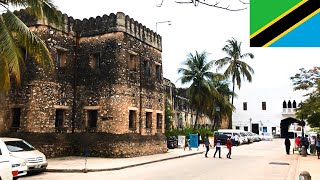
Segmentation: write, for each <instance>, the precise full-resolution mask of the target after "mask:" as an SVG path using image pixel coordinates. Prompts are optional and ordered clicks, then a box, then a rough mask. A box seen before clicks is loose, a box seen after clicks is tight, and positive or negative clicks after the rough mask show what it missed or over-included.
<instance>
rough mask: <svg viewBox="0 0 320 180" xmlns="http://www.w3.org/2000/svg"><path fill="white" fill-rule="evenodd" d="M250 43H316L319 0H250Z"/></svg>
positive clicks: (319, 26) (319, 32) (319, 30)
mask: <svg viewBox="0 0 320 180" xmlns="http://www.w3.org/2000/svg"><path fill="white" fill-rule="evenodd" d="M250 46H251V47H320V0H251V1H250Z"/></svg>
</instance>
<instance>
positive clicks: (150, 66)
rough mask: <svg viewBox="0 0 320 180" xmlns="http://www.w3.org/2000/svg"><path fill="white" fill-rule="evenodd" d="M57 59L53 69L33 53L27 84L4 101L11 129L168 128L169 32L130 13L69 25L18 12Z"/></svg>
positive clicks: (147, 132) (142, 131) (70, 20)
mask: <svg viewBox="0 0 320 180" xmlns="http://www.w3.org/2000/svg"><path fill="white" fill-rule="evenodd" d="M17 14H18V15H19V16H20V18H21V19H22V20H23V21H24V22H26V24H27V25H28V26H29V28H30V29H31V30H32V31H33V32H34V33H35V34H37V35H38V36H39V37H40V38H41V39H43V40H44V41H45V43H46V45H47V47H48V49H49V51H50V53H51V55H52V57H53V59H54V62H53V66H54V69H53V70H52V71H51V72H49V73H46V72H45V71H44V69H43V68H41V67H39V66H37V65H36V64H35V63H34V62H33V61H29V60H28V59H29V58H32V57H26V58H27V60H26V62H27V63H26V69H25V72H23V75H22V83H21V86H19V87H18V86H13V87H12V89H11V91H10V93H9V95H8V96H7V97H6V98H5V100H4V101H2V102H4V103H3V106H2V107H1V112H2V113H1V114H2V119H5V120H6V121H2V122H3V123H4V124H3V125H4V127H5V128H3V131H8V130H10V131H18V132H40V133H45V132H46V133H47V132H66V133H69V132H88V131H89V132H107V133H114V134H123V133H139V134H142V135H154V134H155V133H164V123H163V117H164V116H163V113H164V109H163V108H164V93H163V79H162V60H161V37H160V36H159V35H158V34H156V33H155V32H153V31H152V30H150V29H148V28H146V27H145V26H143V25H142V24H140V23H139V22H137V21H135V20H134V19H132V18H130V17H129V16H126V15H125V14H124V13H117V14H110V15H104V16H102V17H99V16H98V17H96V18H90V19H83V20H74V19H73V18H72V17H68V16H67V15H64V19H65V26H64V27H63V28H62V29H56V28H55V27H52V26H50V25H48V24H46V23H45V22H42V21H38V20H36V19H34V18H32V17H30V16H27V15H26V14H25V13H24V12H23V10H22V11H20V12H18V13H17Z"/></svg>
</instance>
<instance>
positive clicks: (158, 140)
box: [4, 133, 167, 158]
mask: <svg viewBox="0 0 320 180" xmlns="http://www.w3.org/2000/svg"><path fill="white" fill-rule="evenodd" d="M4 136H10V137H17V138H23V139H25V140H26V141H27V142H29V143H31V144H32V145H33V146H34V147H35V148H37V149H38V150H40V151H41V152H43V153H44V154H45V155H46V157H47V158H51V157H61V156H71V155H77V156H83V155H84V151H85V150H88V151H89V153H90V156H93V157H135V156H143V155H150V154H157V153H164V152H167V146H166V143H165V136H164V135H163V134H156V135H152V136H149V135H146V136H141V135H139V134H131V133H130V134H109V133H9V134H4Z"/></svg>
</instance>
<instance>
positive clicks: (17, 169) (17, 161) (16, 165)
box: [10, 156, 28, 177]
mask: <svg viewBox="0 0 320 180" xmlns="http://www.w3.org/2000/svg"><path fill="white" fill-rule="evenodd" d="M10 163H11V167H12V175H13V177H20V176H25V175H27V171H28V166H27V163H26V160H24V159H22V158H17V157H14V156H10Z"/></svg>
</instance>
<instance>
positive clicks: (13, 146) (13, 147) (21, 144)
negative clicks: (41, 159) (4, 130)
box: [5, 141, 34, 152]
mask: <svg viewBox="0 0 320 180" xmlns="http://www.w3.org/2000/svg"><path fill="white" fill-rule="evenodd" d="M5 144H6V146H7V148H8V150H9V151H10V152H19V151H32V150H34V148H33V147H32V146H31V145H30V144H29V143H27V142H25V141H5Z"/></svg>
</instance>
